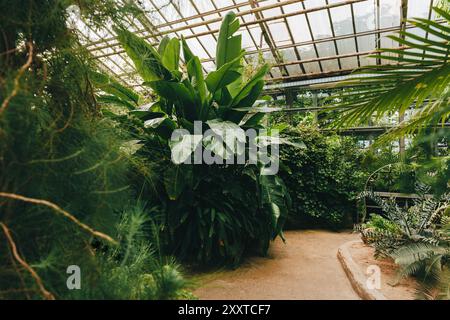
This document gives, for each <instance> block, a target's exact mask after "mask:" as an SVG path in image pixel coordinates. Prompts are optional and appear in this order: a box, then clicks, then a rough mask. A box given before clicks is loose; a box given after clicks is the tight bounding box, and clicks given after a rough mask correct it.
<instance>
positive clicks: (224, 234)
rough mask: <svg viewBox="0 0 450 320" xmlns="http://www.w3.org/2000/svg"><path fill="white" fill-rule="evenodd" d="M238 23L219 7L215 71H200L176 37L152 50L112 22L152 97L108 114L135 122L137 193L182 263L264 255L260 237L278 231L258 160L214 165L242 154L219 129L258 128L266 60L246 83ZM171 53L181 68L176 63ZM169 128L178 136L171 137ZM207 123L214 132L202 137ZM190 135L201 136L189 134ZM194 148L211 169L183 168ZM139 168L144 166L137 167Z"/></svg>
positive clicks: (282, 208)
mask: <svg viewBox="0 0 450 320" xmlns="http://www.w3.org/2000/svg"><path fill="white" fill-rule="evenodd" d="M238 29H239V21H238V19H236V16H235V14H233V13H228V14H227V15H226V16H225V17H224V20H223V22H222V25H221V28H220V33H219V37H218V44H217V56H216V67H217V70H216V71H212V72H210V73H209V74H208V75H204V74H203V71H202V66H201V63H200V59H199V58H198V57H197V56H195V55H194V54H193V53H192V51H191V50H190V48H189V47H188V46H187V43H186V41H185V40H184V39H181V40H179V39H176V38H172V39H169V38H165V39H164V40H163V41H161V43H160V46H159V48H158V49H157V50H155V49H154V48H153V47H152V46H151V45H150V44H148V43H147V42H146V41H144V40H143V39H140V38H139V37H137V36H136V35H134V34H132V33H130V32H128V31H126V30H125V29H123V28H120V27H118V28H116V32H117V34H118V39H119V41H120V43H121V45H122V46H123V48H124V49H125V51H126V53H127V54H128V56H129V57H130V58H131V60H132V61H133V62H134V65H135V67H136V70H137V72H138V73H139V74H140V75H141V76H142V78H143V79H144V85H146V86H148V87H150V88H151V89H152V90H153V92H154V93H155V94H156V96H157V101H156V102H154V103H153V104H151V105H147V106H145V107H143V108H139V109H136V110H134V111H132V112H129V113H128V114H129V116H128V117H127V118H126V119H122V118H119V119H117V117H116V120H117V121H119V122H121V123H122V124H123V123H126V125H127V126H128V125H129V124H130V123H133V121H136V119H140V121H141V128H140V129H134V130H133V131H134V132H135V133H136V137H139V138H138V139H140V142H139V143H140V144H141V145H142V148H140V149H139V150H138V151H137V152H136V157H138V158H139V159H141V161H143V162H141V164H142V163H146V165H140V166H139V168H140V169H141V172H143V173H144V181H145V184H146V185H147V188H144V191H145V190H150V191H149V193H148V194H146V195H143V196H144V197H148V199H146V200H148V201H150V202H152V204H154V205H155V206H157V207H158V210H159V211H160V213H161V215H160V216H161V223H162V225H163V230H162V235H161V238H162V242H163V244H164V245H165V248H166V250H168V251H169V252H173V253H174V254H176V255H177V256H178V257H181V258H182V259H185V260H189V261H192V262H201V263H215V264H221V263H231V264H234V265H236V264H237V263H239V262H240V261H241V259H242V257H243V255H244V253H246V252H249V251H253V250H256V251H257V252H259V253H262V254H264V253H265V252H266V251H267V249H268V246H269V243H270V241H271V240H272V239H274V238H275V237H276V236H278V235H280V234H281V230H282V227H283V224H284V221H285V219H286V216H287V213H288V208H289V204H290V201H289V195H288V194H287V192H286V189H285V186H284V184H283V182H282V180H281V179H280V178H279V177H278V176H276V175H265V174H264V173H265V172H266V171H267V163H266V165H265V164H263V163H261V162H258V163H257V164H251V163H249V162H248V160H247V162H246V164H245V165H227V164H225V163H221V160H227V159H230V158H234V157H237V156H238V155H242V154H244V155H246V157H245V159H249V157H248V155H249V150H248V142H249V141H248V140H247V138H243V139H244V140H239V141H240V142H244V143H245V145H246V147H245V148H239V147H237V146H236V145H235V144H234V143H235V142H234V141H235V140H233V142H231V143H229V142H228V140H227V139H226V134H228V133H229V132H230V131H227V130H231V132H239V130H243V129H249V128H252V129H260V128H263V126H262V124H261V120H262V118H263V117H264V113H263V112H264V108H254V107H253V104H254V102H255V101H256V99H257V98H258V97H259V95H260V93H261V91H262V88H263V85H264V81H263V77H264V76H265V74H266V73H267V71H268V70H269V66H268V65H264V66H262V67H261V68H260V69H259V70H258V71H256V73H255V74H253V75H252V76H251V77H249V78H248V79H245V78H244V77H243V67H242V58H243V54H244V52H243V50H242V49H241V36H240V35H234V34H235V32H236V31H237V30H238ZM181 51H182V52H183V57H184V62H185V66H186V68H185V69H184V70H182V69H181V68H180V53H181ZM197 121H200V122H201V126H200V133H197V132H194V125H195V124H196V122H197ZM176 129H184V130H186V133H185V134H183V135H182V136H179V137H178V139H176V140H174V139H171V137H172V133H173V132H174V131H175V130H176ZM208 129H211V130H212V131H213V132H214V136H209V137H205V135H204V133H205V132H206V131H207V130H208ZM233 130H234V131H233ZM138 132H140V133H138ZM200 134H203V138H200V139H199V138H198V136H199V135H200ZM233 138H238V139H241V137H239V136H237V135H236V136H234V137H233ZM254 139H255V140H254V142H255V143H256V144H258V145H263V144H272V143H275V144H278V143H280V141H281V139H277V138H275V137H272V136H269V135H259V136H257V137H256V138H254ZM196 150H200V151H201V152H202V154H203V152H210V153H211V155H214V156H216V157H217V159H219V160H218V161H217V162H216V163H215V164H213V165H207V164H204V163H202V164H195V165H194V164H185V162H186V161H189V160H192V158H193V157H194V154H195V151H196ZM269 156H270V154H269ZM171 160H172V161H171ZM191 163H193V161H192V162H191ZM146 166H147V169H148V168H150V169H149V170H142V168H143V167H146ZM144 171H146V172H144ZM155 172H157V173H158V174H154V173H155ZM150 177H151V178H150ZM150 199H151V200H150Z"/></svg>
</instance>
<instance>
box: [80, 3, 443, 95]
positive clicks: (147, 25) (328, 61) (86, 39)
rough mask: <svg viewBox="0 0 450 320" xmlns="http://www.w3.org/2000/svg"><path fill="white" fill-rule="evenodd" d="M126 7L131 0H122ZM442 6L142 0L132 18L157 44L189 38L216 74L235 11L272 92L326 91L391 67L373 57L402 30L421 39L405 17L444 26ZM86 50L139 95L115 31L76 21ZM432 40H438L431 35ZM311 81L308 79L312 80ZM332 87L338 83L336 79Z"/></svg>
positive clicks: (130, 23) (249, 60)
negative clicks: (295, 88)
mask: <svg viewBox="0 0 450 320" xmlns="http://www.w3.org/2000/svg"><path fill="white" fill-rule="evenodd" d="M117 1H122V2H124V1H126V0H117ZM436 2H437V0H136V5H138V6H140V7H141V8H142V10H143V12H145V13H144V14H142V15H138V16H133V17H131V16H130V17H127V27H128V29H129V30H130V31H132V32H134V33H135V34H137V35H139V36H141V37H143V38H144V39H146V40H147V41H149V43H151V44H152V45H154V46H157V45H158V43H159V42H160V41H161V39H162V38H163V37H164V36H169V37H181V35H183V36H184V37H185V39H186V41H187V43H188V45H189V46H190V48H191V50H192V51H193V52H194V53H195V54H197V55H198V56H199V57H200V58H201V61H202V65H203V68H204V70H205V72H208V71H210V70H214V69H215V66H214V60H215V55H216V53H215V48H216V43H217V35H218V32H219V27H220V22H221V20H222V18H223V15H224V14H226V13H227V12H228V11H234V12H235V13H236V15H237V16H238V18H239V20H240V22H241V27H240V30H239V32H240V33H241V34H242V45H243V48H244V49H245V50H246V55H245V63H246V64H253V65H255V66H256V65H257V64H258V63H259V62H258V61H260V60H261V59H262V60H264V61H268V62H269V63H271V65H272V69H271V71H270V73H269V74H268V76H267V79H266V81H267V83H268V86H269V87H270V89H271V90H274V89H276V88H280V90H282V89H283V88H284V87H286V84H289V83H304V82H307V83H314V81H313V82H311V81H312V80H314V79H318V80H317V81H318V82H320V83H321V84H322V86H323V83H324V82H326V81H327V80H326V79H327V78H330V79H336V78H338V79H341V78H342V77H343V76H345V75H348V74H349V73H350V72H351V71H352V70H354V69H356V68H358V67H361V66H365V65H373V64H382V63H387V62H386V61H382V60H380V59H371V58H367V56H368V55H370V54H373V53H376V52H377V50H378V49H379V48H381V47H383V48H397V47H399V44H398V43H397V42H395V41H393V40H391V39H389V38H387V37H386V36H387V35H390V34H396V33H398V32H399V31H400V30H406V29H408V31H409V32H412V33H416V34H420V35H422V34H421V33H420V32H421V31H420V30H418V29H417V28H414V27H413V26H412V25H410V24H409V23H408V22H407V21H406V19H408V18H412V17H422V18H431V19H434V20H437V21H439V20H438V19H437V17H435V16H434V12H433V11H432V6H433V5H434V4H436ZM76 28H77V29H78V30H79V33H80V35H81V44H82V45H83V46H85V47H86V48H87V49H88V50H89V51H90V52H91V54H92V56H93V57H94V59H96V60H97V61H98V64H99V66H100V67H101V68H102V69H104V71H106V72H108V73H109V74H111V75H113V76H114V77H115V78H117V79H118V80H119V81H121V82H122V83H124V84H126V85H128V86H132V87H135V88H136V90H139V91H141V90H148V89H147V88H145V87H143V86H142V85H141V84H142V79H141V78H140V77H139V75H138V74H136V72H135V70H134V66H133V63H132V62H131V60H130V59H129V58H128V57H127V55H126V53H125V52H124V50H123V49H122V48H121V46H120V44H119V43H118V41H117V37H116V35H115V34H114V32H113V30H112V27H111V26H105V28H103V29H100V30H94V29H92V28H91V27H90V26H88V25H87V24H85V23H84V22H83V21H81V20H78V21H77V22H76ZM424 36H426V37H429V38H430V39H432V38H433V35H430V34H424ZM305 80H308V81H305ZM330 81H333V80H330Z"/></svg>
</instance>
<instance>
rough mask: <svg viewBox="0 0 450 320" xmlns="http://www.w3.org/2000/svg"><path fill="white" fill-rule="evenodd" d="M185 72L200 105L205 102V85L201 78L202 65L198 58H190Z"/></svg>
mask: <svg viewBox="0 0 450 320" xmlns="http://www.w3.org/2000/svg"><path fill="white" fill-rule="evenodd" d="M187 71H188V75H189V78H190V80H191V83H192V86H193V87H194V88H195V89H196V90H197V92H198V95H199V97H200V100H201V102H202V103H204V102H205V100H206V94H207V93H206V85H205V79H204V78H203V71H202V64H201V62H200V59H199V58H198V57H194V58H192V59H191V60H190V61H189V62H188V64H187Z"/></svg>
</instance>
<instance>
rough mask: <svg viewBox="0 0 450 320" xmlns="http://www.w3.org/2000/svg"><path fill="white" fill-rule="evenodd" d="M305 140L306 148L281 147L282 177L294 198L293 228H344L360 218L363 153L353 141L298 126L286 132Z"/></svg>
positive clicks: (291, 218)
mask: <svg viewBox="0 0 450 320" xmlns="http://www.w3.org/2000/svg"><path fill="white" fill-rule="evenodd" d="M284 133H285V134H286V135H288V136H290V137H291V139H295V138H297V139H301V141H303V143H304V144H305V145H306V148H304V149H298V148H294V147H291V146H282V148H281V163H282V167H281V172H280V174H281V177H282V178H283V180H284V181H285V183H286V186H287V188H288V190H289V192H290V195H291V198H292V210H291V212H290V215H289V218H288V226H289V227H300V228H311V227H313V228H317V227H327V228H333V229H337V228H343V227H348V226H351V224H352V218H353V217H355V215H356V195H357V193H358V192H360V190H362V185H363V181H364V176H365V174H364V172H362V171H361V169H360V161H361V158H362V152H361V151H360V149H359V148H358V146H357V144H356V142H355V141H354V140H353V139H351V138H345V137H338V136H337V135H334V134H324V133H321V132H320V131H319V130H318V129H317V128H315V127H308V126H298V127H296V128H290V129H289V130H287V131H285V132H284Z"/></svg>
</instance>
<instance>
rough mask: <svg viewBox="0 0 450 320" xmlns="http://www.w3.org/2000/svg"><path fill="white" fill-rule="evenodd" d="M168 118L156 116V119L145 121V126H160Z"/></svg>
mask: <svg viewBox="0 0 450 320" xmlns="http://www.w3.org/2000/svg"><path fill="white" fill-rule="evenodd" d="M166 119H167V117H161V118H154V119H150V120H147V121H145V122H144V127H145V128H153V129H154V128H158V127H159V126H160V125H161V123H163V122H164V121H165V120H166Z"/></svg>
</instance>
